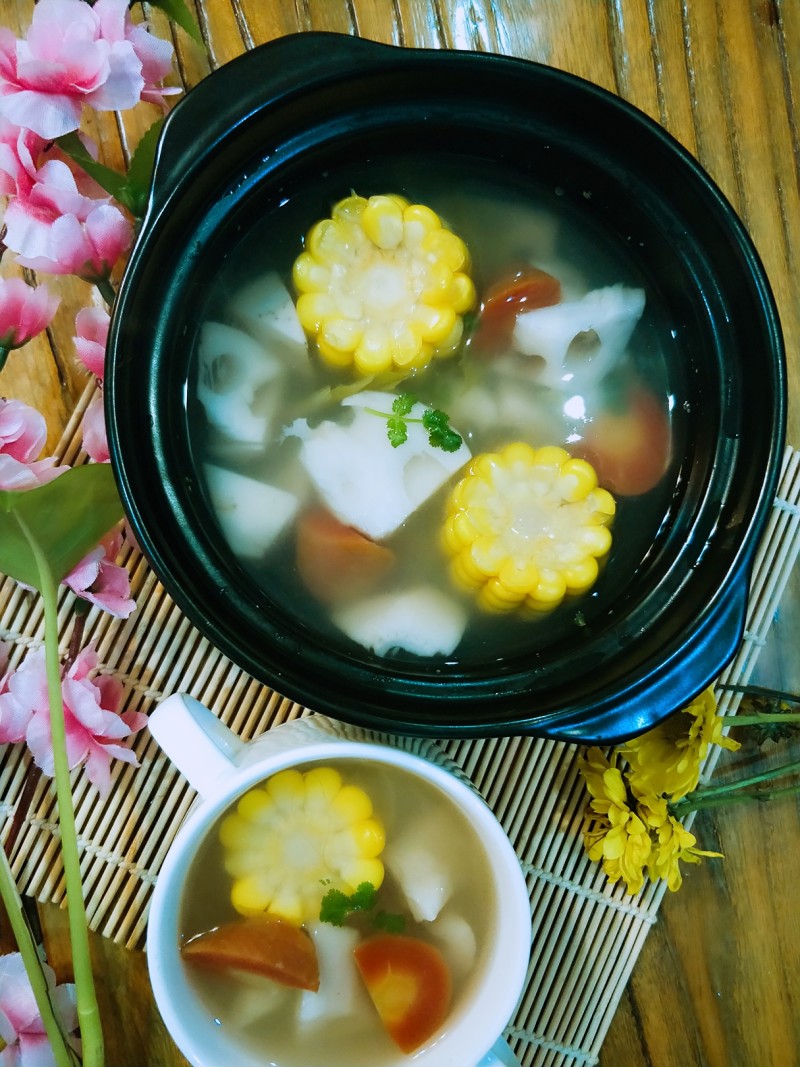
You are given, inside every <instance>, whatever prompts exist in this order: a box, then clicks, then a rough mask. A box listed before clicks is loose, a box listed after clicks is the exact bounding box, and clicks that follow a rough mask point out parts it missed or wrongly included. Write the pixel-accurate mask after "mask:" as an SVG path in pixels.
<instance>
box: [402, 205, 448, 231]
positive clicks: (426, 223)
mask: <svg viewBox="0 0 800 1067" xmlns="http://www.w3.org/2000/svg"><path fill="white" fill-rule="evenodd" d="M403 221H404V222H414V223H417V224H418V225H419V226H421V227H422V229H423V230H424V231H425V232H426V233H427V232H428V231H430V230H438V229H439V228H440V227H441V225H442V220H441V219H440V218H439V216H438V215H437V214H436V212H435V211H434V210H433V209H432V208H429V207H428V206H427V205H426V204H409V205H408V207H407V208H406V209H405V211H404V212H403Z"/></svg>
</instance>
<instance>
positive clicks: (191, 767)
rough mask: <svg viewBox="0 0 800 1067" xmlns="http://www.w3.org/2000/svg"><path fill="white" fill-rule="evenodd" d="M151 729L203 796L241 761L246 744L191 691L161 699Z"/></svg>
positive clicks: (162, 746) (227, 775) (163, 748)
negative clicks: (192, 694) (190, 692)
mask: <svg viewBox="0 0 800 1067" xmlns="http://www.w3.org/2000/svg"><path fill="white" fill-rule="evenodd" d="M147 725H148V728H149V730H150V733H151V734H152V735H153V737H154V738H155V739H156V741H157V742H158V744H159V745H160V747H161V749H162V750H163V751H164V752H165V753H166V755H167V756H168V757H169V759H170V760H171V761H172V762H173V763H174V764H175V766H176V767H177V768H178V770H179V771H180V772H181V774H182V775H183V776H184V778H186V779H187V780H188V782H189V785H191V787H192V788H193V789H195V790H196V791H197V792H198V793H199V794H200V796H201V797H203V798H206V797H208V796H210V795H212V794H213V793H214V792H215V791H216V788H217V787H218V786H221V785H222V784H223V783H224V781H225V780H226V779H227V778H228V777H229V775H230V773H231V771H232V770H234V768H235V767H236V766H237V765H238V762H239V759H240V757H241V755H242V752H243V750H244V747H245V744H244V742H243V741H240V740H239V738H238V737H237V736H236V734H235V733H234V732H233V730H229V729H228V727H227V726H225V724H224V723H222V722H220V720H219V719H218V718H217V716H216V715H215V714H214V713H213V711H210V710H209V709H208V708H207V707H206V706H205V705H204V704H201V703H200V701H199V700H195V698H194V697H192V696H189V694H188V693H175V694H173V695H172V696H169V697H167V698H166V699H165V700H162V701H161V703H160V704H159V705H158V706H157V707H156V709H155V711H153V712H151V713H150V717H149V719H148V723H147Z"/></svg>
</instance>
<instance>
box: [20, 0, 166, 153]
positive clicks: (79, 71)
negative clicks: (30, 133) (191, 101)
mask: <svg viewBox="0 0 800 1067" xmlns="http://www.w3.org/2000/svg"><path fill="white" fill-rule="evenodd" d="M143 36H149V35H148V34H147V33H146V30H144V29H142V28H141V27H134V25H133V23H132V22H131V19H130V15H129V14H128V4H127V0H98V2H97V3H96V4H95V5H94V6H93V7H91V6H89V4H86V3H84V2H83V0H39V3H38V4H37V5H36V7H35V8H34V13H33V19H32V21H31V25H30V28H29V30H28V33H27V35H26V37H25V39H24V40H17V39H16V38H15V37H14V35H13V34H12V33H11V31H10V30H7V29H2V30H0V113H2V114H4V115H5V116H6V117H7V118H8V119H10V120H11V121H12V122H14V123H16V124H17V125H18V126H24V127H26V128H28V129H31V130H34V131H35V132H36V133H38V134H39V135H40V136H41V137H45V138H47V139H52V138H55V137H60V136H61V135H62V134H65V133H69V132H70V131H71V130H76V129H77V128H78V126H79V125H80V120H81V108H82V105H83V104H88V105H89V106H90V107H93V108H95V109H97V110H99V111H123V110H125V109H127V108H130V107H133V106H134V104H136V103H137V102H138V101H139V100H140V99H153V94H156V95H158V92H159V90H158V89H157V87H156V85H155V82H154V81H153V80H152V79H155V80H160V79H161V78H163V77H164V76H165V75H166V74H167V73H169V70H170V67H171V57H172V46H171V45H170V44H168V42H159V43H158V45H153V44H149V43H147V42H144V41H142V40H141V38H142V37H143ZM167 57H168V58H169V60H170V62H169V63H167V62H166V59H167ZM163 91H168V90H163Z"/></svg>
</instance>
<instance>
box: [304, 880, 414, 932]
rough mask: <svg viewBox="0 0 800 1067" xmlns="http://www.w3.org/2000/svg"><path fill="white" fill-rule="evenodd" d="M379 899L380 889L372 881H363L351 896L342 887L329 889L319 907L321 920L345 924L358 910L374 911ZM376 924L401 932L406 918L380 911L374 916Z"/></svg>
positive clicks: (380, 927)
mask: <svg viewBox="0 0 800 1067" xmlns="http://www.w3.org/2000/svg"><path fill="white" fill-rule="evenodd" d="M377 899H378V890H377V889H376V888H375V886H374V885H373V884H372V882H361V883H360V884H359V885H358V886H357V887H356V891H355V893H351V894H350V895H349V896H348V894H347V893H343V892H342V891H341V889H329V890H328V892H327V893H326V894H325V896H324V897H323V898H322V903H321V904H320V909H319V919H320V922H323V923H330V924H331V926H344V922H345V919H346V918H347V917H348V915H351V914H352V913H353V912H356V911H372V909H373V908H374V907H375V902H376V901H377ZM372 922H373V924H374V926H376V927H377V928H378V929H379V930H385V931H386V933H390V934H400V933H402V932H403V930H404V929H405V926H406V920H405V918H404V917H403V916H402V915H395V914H392V913H391V912H387V911H379V912H378V914H377V915H374V916H373V918H372Z"/></svg>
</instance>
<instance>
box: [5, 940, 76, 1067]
mask: <svg viewBox="0 0 800 1067" xmlns="http://www.w3.org/2000/svg"><path fill="white" fill-rule="evenodd" d="M42 970H43V971H44V975H45V980H46V982H47V988H48V989H49V991H50V1003H51V1004H52V1005H53V1011H54V1012H55V1016H56V1018H57V1019H58V1022H59V1024H60V1026H61V1029H62V1030H63V1032H64V1033H65V1034H69V1035H72V1033H73V1031H74V1030H75V1029H76V1028H77V1026H78V1012H77V1008H76V998H75V986H74V985H73V984H72V983H64V984H62V985H56V976H55V973H54V971H53V969H52V967H50V966H49V965H48V964H46V963H44V962H42ZM67 1040H68V1041H69V1044H70V1045H71V1046H72V1047H73V1048H74V1049H75V1050H76V1052H78V1051H80V1047H81V1043H80V1041H79V1040H78V1039H77V1038H76V1037H74V1036H69V1037H68V1038H67ZM0 1044H2V1045H4V1046H5V1047H4V1048H3V1051H2V1052H0V1067H56V1060H55V1057H54V1055H53V1050H52V1048H51V1046H50V1041H49V1039H48V1037H47V1035H46V1033H45V1029H44V1023H43V1022H42V1019H41V1016H40V1015H39V1009H38V1007H37V1005H36V998H35V996H34V995H33V989H32V988H31V983H30V980H29V978H28V975H27V973H26V971H25V964H24V963H23V961H22V955H21V954H20V953H19V952H9V953H7V954H6V955H4V956H0Z"/></svg>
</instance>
